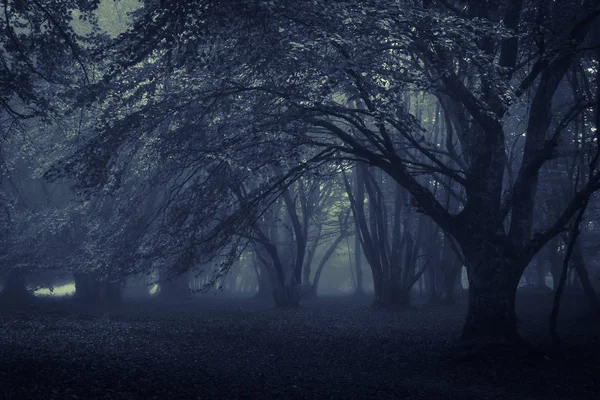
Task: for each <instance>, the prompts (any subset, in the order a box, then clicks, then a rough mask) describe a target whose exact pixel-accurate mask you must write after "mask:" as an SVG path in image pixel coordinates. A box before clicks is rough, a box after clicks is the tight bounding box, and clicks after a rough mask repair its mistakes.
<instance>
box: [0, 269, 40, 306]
mask: <svg viewBox="0 0 600 400" xmlns="http://www.w3.org/2000/svg"><path fill="white" fill-rule="evenodd" d="M31 297H32V295H31V293H29V291H28V290H27V286H26V284H25V276H24V274H22V273H21V272H20V271H15V270H12V271H10V272H9V273H8V275H7V276H6V279H5V280H4V285H3V287H2V291H1V292H0V299H1V301H2V302H4V303H7V304H11V305H16V304H22V303H24V302H27V301H28V300H30V299H31Z"/></svg>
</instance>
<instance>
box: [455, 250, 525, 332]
mask: <svg viewBox="0 0 600 400" xmlns="http://www.w3.org/2000/svg"><path fill="white" fill-rule="evenodd" d="M486 247H488V249H487V250H486V251H483V252H480V253H478V254H468V253H466V252H465V259H466V261H467V272H468V275H469V306H468V311H467V318H466V321H465V325H464V327H463V332H462V339H463V340H467V341H469V340H483V341H487V340H493V341H497V340H501V341H508V342H513V343H514V342H520V338H519V335H518V332H517V320H516V315H515V296H516V293H517V287H518V285H519V279H520V276H521V274H522V272H523V270H524V268H525V265H526V264H527V262H526V261H525V260H519V259H516V258H515V257H508V254H507V253H509V252H508V251H507V250H506V249H503V248H500V247H497V248H494V246H491V245H490V246H486Z"/></svg>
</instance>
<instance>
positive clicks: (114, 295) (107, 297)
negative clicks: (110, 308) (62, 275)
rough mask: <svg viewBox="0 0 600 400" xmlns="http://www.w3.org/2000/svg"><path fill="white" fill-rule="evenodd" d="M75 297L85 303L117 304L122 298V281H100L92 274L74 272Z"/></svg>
mask: <svg viewBox="0 0 600 400" xmlns="http://www.w3.org/2000/svg"><path fill="white" fill-rule="evenodd" d="M73 279H74V281H75V296H74V298H75V299H76V300H77V301H78V302H81V303H84V304H116V303H120V302H121V300H122V295H123V291H122V287H121V286H122V282H118V281H117V282H109V281H100V280H98V279H97V278H96V277H95V276H94V275H92V274H82V273H75V274H73Z"/></svg>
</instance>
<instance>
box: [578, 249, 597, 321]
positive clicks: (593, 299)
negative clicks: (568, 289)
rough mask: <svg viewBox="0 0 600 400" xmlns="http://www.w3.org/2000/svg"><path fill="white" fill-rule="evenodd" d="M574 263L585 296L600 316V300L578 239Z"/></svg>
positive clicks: (592, 308)
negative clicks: (591, 280)
mask: <svg viewBox="0 0 600 400" xmlns="http://www.w3.org/2000/svg"><path fill="white" fill-rule="evenodd" d="M572 264H573V267H574V268H575V272H577V276H578V277H579V282H580V283H581V287H582V288H583V292H584V293H585V296H586V298H587V300H588V302H589V305H590V310H591V311H592V314H594V315H596V316H600V301H599V300H598V296H597V294H596V290H594V286H593V285H592V282H590V276H589V274H588V271H587V268H586V267H585V260H584V259H583V254H582V250H581V243H579V241H577V243H576V244H575V248H574V249H573V261H572Z"/></svg>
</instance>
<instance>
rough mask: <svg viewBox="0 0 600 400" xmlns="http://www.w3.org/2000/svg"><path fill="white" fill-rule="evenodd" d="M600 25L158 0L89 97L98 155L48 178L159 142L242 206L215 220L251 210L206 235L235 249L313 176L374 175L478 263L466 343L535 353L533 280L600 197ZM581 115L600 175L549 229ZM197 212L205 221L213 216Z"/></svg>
mask: <svg viewBox="0 0 600 400" xmlns="http://www.w3.org/2000/svg"><path fill="white" fill-rule="evenodd" d="M598 15H600V8H599V7H598V6H597V5H596V2H594V1H589V0H572V1H568V2H549V1H544V0H531V1H524V0H506V1H500V2H483V1H475V0H472V1H470V0H467V1H454V2H446V1H444V2H438V1H428V2H423V3H422V4H421V3H419V2H416V1H392V0H383V1H381V0H378V1H375V0H373V1H345V2H325V1H322V2H321V1H316V2H312V3H310V5H307V4H305V3H297V2H289V1H281V2H268V1H260V0H240V1H232V2H226V3H218V2H212V1H201V0H187V1H161V2H155V1H148V2H146V3H145V7H144V8H143V10H142V12H140V13H139V15H138V19H137V21H136V23H135V25H134V29H133V30H132V31H131V32H130V33H126V34H124V35H122V36H121V37H120V38H119V39H118V40H117V41H116V42H115V43H114V45H113V46H111V47H109V48H108V50H107V52H105V53H104V57H105V58H106V59H108V60H111V61H112V60H114V61H115V63H114V67H113V68H111V69H109V70H107V72H106V74H105V76H104V79H103V80H102V81H101V82H100V83H99V84H96V85H94V86H91V87H90V89H89V92H88V94H89V96H88V99H89V100H92V101H96V102H98V103H99V104H103V105H105V110H106V112H105V114H104V115H103V116H102V118H101V119H100V122H99V123H98V124H97V125H96V129H94V130H93V131H91V132H89V137H88V139H89V145H88V146H86V147H84V148H83V149H82V150H80V151H78V152H75V153H74V154H73V156H72V157H69V158H67V159H66V160H64V161H63V162H61V163H59V164H57V165H56V166H55V168H53V169H52V170H51V171H49V173H48V175H47V176H48V177H49V178H57V177H60V176H64V175H65V174H66V175H70V176H73V177H74V178H75V179H76V186H77V187H79V188H93V187H98V186H102V185H103V184H105V183H106V182H108V181H109V176H111V174H110V172H111V171H112V172H118V168H116V166H118V163H117V162H116V161H115V160H119V154H123V152H124V151H126V150H127V149H132V148H135V147H136V146H137V145H139V143H140V142H144V143H149V142H151V143H152V145H153V146H154V147H155V149H156V151H157V153H158V154H160V157H161V160H164V161H165V164H166V165H162V166H161V167H164V168H162V171H163V174H164V173H165V172H164V171H170V172H169V174H170V178H169V179H171V180H173V179H176V178H177V177H178V176H179V177H181V176H186V177H189V179H190V183H189V185H188V186H186V187H185V190H181V191H179V192H173V193H174V196H175V195H178V194H180V193H188V194H189V195H190V196H191V195H192V194H193V196H200V198H203V199H205V200H206V199H207V198H209V197H210V196H211V195H215V196H216V195H219V196H222V197H223V198H224V199H227V200H226V201H225V202H224V203H225V204H226V205H225V206H224V207H220V206H219V205H211V207H212V208H211V210H212V211H213V213H212V214H211V216H214V215H215V211H219V212H223V213H225V214H231V215H233V214H236V213H235V212H232V210H242V213H241V214H240V213H238V214H236V215H238V216H237V217H223V218H220V219H218V220H217V219H215V218H212V219H211V220H210V221H208V220H206V223H204V224H203V225H198V224H197V225H194V226H192V227H191V228H190V229H189V230H188V232H189V235H190V238H194V241H195V243H207V242H208V241H209V239H215V238H217V239H218V240H217V242H219V243H220V244H223V243H224V242H225V240H224V238H225V237H226V236H227V235H225V234H224V233H223V232H228V233H232V232H235V230H232V229H230V228H227V229H221V230H220V232H222V233H221V234H216V233H215V232H216V230H219V229H218V228H219V227H221V228H223V227H225V226H229V227H230V226H231V224H232V223H234V224H235V226H236V228H239V227H240V226H241V225H244V224H248V225H251V224H252V223H253V222H254V221H255V220H256V218H258V215H259V214H260V212H259V211H258V210H259V209H260V206H259V204H260V203H261V202H260V201H258V199H265V198H268V197H269V196H271V195H274V194H276V193H282V190H284V188H285V187H287V185H288V184H289V180H290V179H293V178H294V177H295V176H299V175H301V174H302V172H303V171H306V170H307V169H309V168H310V165H311V163H314V162H323V161H324V160H327V159H328V160H334V161H337V162H339V161H340V160H352V161H360V162H363V163H366V164H369V165H371V166H373V167H377V168H379V169H381V170H383V171H384V172H386V173H387V174H389V175H390V176H391V177H392V178H393V179H394V180H396V181H397V182H398V183H399V184H400V185H402V186H403V187H404V188H405V189H406V190H407V191H408V193H410V195H411V197H412V199H413V203H414V204H415V205H417V206H418V207H419V208H420V210H421V211H422V212H424V213H425V214H427V215H428V216H429V217H430V218H431V219H432V220H433V221H435V223H437V225H438V226H439V227H440V228H441V229H442V230H443V232H444V234H445V235H448V237H452V238H453V240H454V241H455V242H456V244H457V246H458V248H459V249H460V253H461V254H462V257H463V258H464V262H465V264H466V267H467V271H468V275H469V284H470V286H469V308H468V313H467V318H466V322H465V325H464V330H463V338H465V339H490V338H494V339H498V338H499V339H502V340H510V341H518V340H519V337H518V334H517V326H516V318H515V310H514V301H515V295H516V289H517V285H518V282H519V279H520V277H521V275H522V273H523V271H524V269H525V268H526V266H527V265H528V263H529V261H530V260H531V259H532V257H533V256H534V255H535V254H536V253H537V252H538V250H540V249H541V248H542V247H543V246H544V244H545V243H547V242H548V241H549V240H550V239H552V238H553V237H555V236H556V235H558V234H559V233H560V232H562V231H563V230H564V229H565V227H566V226H567V225H568V223H569V221H570V220H571V218H572V216H573V215H574V214H575V213H576V212H577V211H578V210H579V209H580V208H581V207H582V206H583V205H584V204H585V203H586V201H587V198H589V196H590V195H591V194H592V193H593V192H594V191H596V190H597V189H598V188H599V187H600V174H599V171H598V154H599V153H598V149H597V148H596V145H597V143H598V138H597V137H595V136H594V135H598V130H597V128H598V125H599V122H598V119H599V118H600V117H599V116H598V106H597V95H598V84H597V75H598V72H597V71H598V58H597V52H595V50H594V49H596V48H597V46H598V37H597V35H593V34H590V31H591V29H592V27H593V26H594V24H595V23H597V21H598ZM573 68H584V69H585V70H591V71H596V72H595V74H594V73H591V74H589V76H588V80H589V82H588V83H589V85H590V87H591V88H593V89H592V90H591V91H590V93H589V94H585V95H582V94H580V93H575V92H574V93H566V94H565V93H561V95H560V97H561V99H562V100H563V101H564V102H566V103H567V105H568V106H567V107H565V108H561V109H559V108H557V107H555V104H554V100H556V98H557V93H559V92H560V91H559V89H560V88H562V87H564V81H565V77H566V75H567V73H568V72H569V71H570V70H572V69H573ZM415 93H419V94H421V95H423V96H425V97H426V98H427V99H428V102H429V104H439V106H440V107H441V109H442V110H443V115H444V118H445V132H444V134H443V135H440V136H439V137H437V139H435V137H436V136H437V135H432V134H431V132H429V131H428V130H427V129H423V127H426V124H424V123H423V122H424V118H425V116H424V115H423V114H422V112H421V111H420V110H422V106H423V105H422V104H421V105H418V104H414V101H413V100H412V98H413V96H410V95H409V94H415ZM578 115H585V116H586V118H585V120H586V123H585V125H584V130H583V132H581V138H580V140H581V146H579V147H578V149H577V156H578V157H581V158H582V159H583V160H585V162H584V163H583V164H582V165H581V166H580V167H579V175H580V176H581V177H583V179H581V180H580V181H578V183H577V185H576V190H575V191H574V192H573V193H572V195H571V196H570V198H569V199H568V200H567V201H566V202H565V203H564V205H563V206H562V207H561V209H560V210H559V212H558V213H557V216H556V218H554V219H553V220H551V221H547V223H546V224H544V225H543V226H539V227H536V228H535V231H534V217H535V213H534V209H535V206H536V192H537V190H538V186H539V185H540V182H539V176H540V171H543V170H544V168H545V165H546V162H547V161H549V160H551V159H552V158H553V157H555V156H556V155H557V154H558V153H560V149H561V147H562V145H563V143H564V141H565V140H567V141H568V140H571V139H570V138H572V135H573V134H574V130H573V129H572V121H573V120H574V118H575V117H576V116H578ZM520 120H523V121H524V125H523V124H522V123H521V122H520ZM594 126H595V127H596V129H595V130H594V129H592V128H593V127H594ZM282 160H285V165H288V166H290V167H289V168H288V169H287V170H286V171H283V178H277V177H275V176H274V175H273V174H270V173H269V171H271V170H272V169H271V168H268V167H266V166H267V165H268V164H279V163H281V162H282ZM177 163H179V168H172V169H170V170H169V169H168V168H169V167H170V166H173V165H174V164H177ZM222 165H227V171H228V174H227V175H226V176H224V175H223V172H222V171H223V169H221V167H220V166H222ZM186 171H187V172H189V174H188V175H182V174H184V172H186ZM169 174H167V175H169ZM278 175H280V174H278ZM216 179H218V180H219V181H216ZM224 180H226V181H228V182H231V181H235V184H229V185H224V184H223V181H224ZM248 181H251V182H253V187H255V188H257V189H256V190H255V191H254V192H253V196H254V197H252V198H254V199H256V201H252V202H244V203H242V202H239V201H236V200H233V196H232V195H231V194H232V193H234V189H231V188H234V187H237V185H239V183H240V182H248ZM438 186H440V187H442V189H443V190H438V191H437V192H436V191H434V190H432V188H433V187H438ZM276 188H278V189H276ZM282 188H283V189H282ZM207 189H208V191H207ZM193 196H192V197H187V198H188V200H187V201H188V203H187V204H189V199H193V198H195V197H193ZM448 196H452V197H453V198H455V199H456V202H458V204H459V206H458V207H455V206H453V207H451V208H450V207H449V206H448V202H447V201H443V200H442V199H447V198H448ZM267 203H268V202H267ZM197 204H198V203H197ZM197 204H196V207H195V208H193V209H189V208H188V209H187V210H186V212H187V213H188V214H187V215H190V216H193V215H205V216H207V215H208V214H207V213H206V212H205V211H203V210H202V209H199V207H198V205H197ZM202 204H204V203H202ZM207 204H208V203H207ZM201 207H203V206H200V208H201ZM217 209H218V210H217ZM249 209H251V210H252V211H253V212H249ZM179 212H183V211H182V210H181V209H179ZM240 215H244V216H245V217H244V218H241V217H240ZM190 218H191V217H190ZM191 220H197V221H203V220H202V218H191ZM200 237H202V238H203V239H202V240H201V239H199V238H200ZM213 248H214V247H211V249H213Z"/></svg>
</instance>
